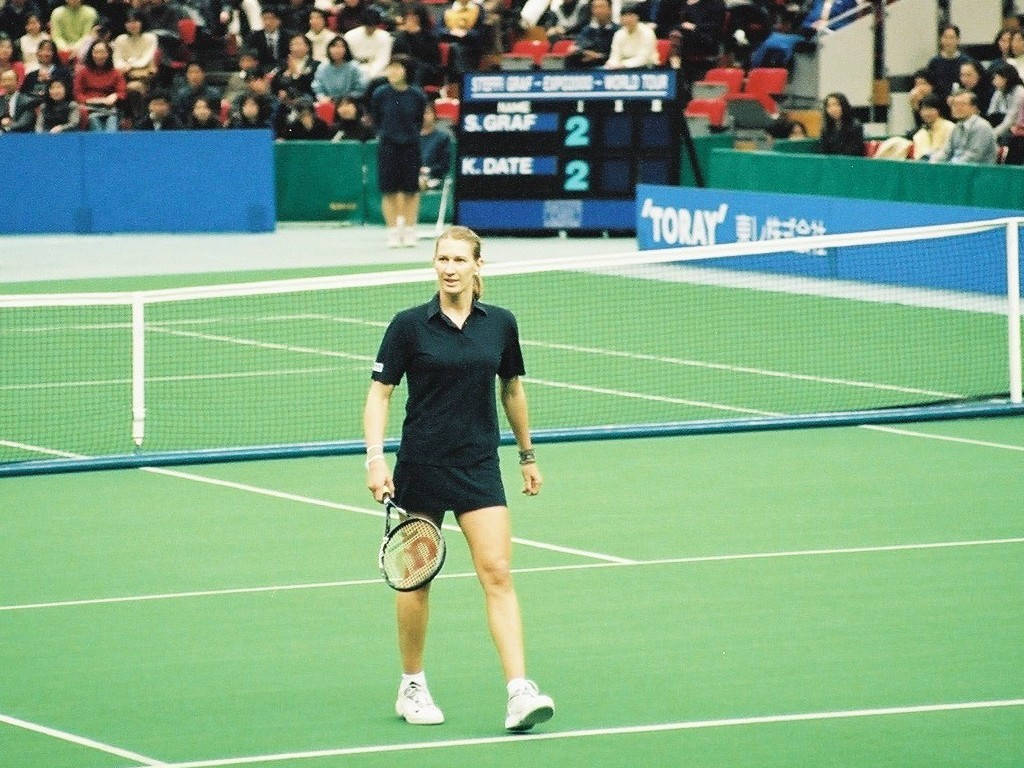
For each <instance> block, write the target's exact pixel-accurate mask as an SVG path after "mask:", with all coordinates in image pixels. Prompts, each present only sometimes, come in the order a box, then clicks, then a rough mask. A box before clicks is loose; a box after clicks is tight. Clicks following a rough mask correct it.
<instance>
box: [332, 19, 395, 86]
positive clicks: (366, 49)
mask: <svg viewBox="0 0 1024 768" xmlns="http://www.w3.org/2000/svg"><path fill="white" fill-rule="evenodd" d="M380 23H381V14H380V11H379V10H378V9H377V8H375V7H373V6H370V7H368V8H366V10H365V11H363V23H362V25H361V26H358V27H356V28H355V29H350V30H349V31H348V32H346V33H345V34H344V38H345V42H346V43H348V49H349V50H350V51H351V52H352V58H353V59H354V60H355V62H356V66H357V67H359V71H360V72H361V73H362V75H363V82H364V83H367V84H369V83H370V82H371V81H372V80H373V79H374V78H377V77H381V76H383V74H384V69H385V68H386V67H387V65H388V61H389V60H390V58H391V45H392V39H391V35H390V34H389V33H388V32H386V31H385V30H383V29H380V28H379V25H380Z"/></svg>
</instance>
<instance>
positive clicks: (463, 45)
mask: <svg viewBox="0 0 1024 768" xmlns="http://www.w3.org/2000/svg"><path fill="white" fill-rule="evenodd" d="M486 36H487V27H486V24H485V11H484V8H483V6H482V5H480V4H479V3H477V2H474V0H454V2H453V3H452V4H451V5H450V6H448V8H446V9H445V12H444V26H443V27H442V28H441V40H442V41H444V42H446V43H448V44H449V45H450V46H451V47H450V49H449V54H448V70H449V72H448V74H449V79H451V80H452V81H453V82H456V83H460V82H462V75H463V74H465V73H466V72H468V71H470V70H472V69H476V68H477V67H478V66H479V65H480V59H481V57H482V56H483V52H484V44H485V43H486Z"/></svg>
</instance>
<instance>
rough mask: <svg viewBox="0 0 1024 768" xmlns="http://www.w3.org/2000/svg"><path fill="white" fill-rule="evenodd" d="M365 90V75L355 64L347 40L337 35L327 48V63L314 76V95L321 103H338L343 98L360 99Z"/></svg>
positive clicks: (317, 69) (318, 68)
mask: <svg viewBox="0 0 1024 768" xmlns="http://www.w3.org/2000/svg"><path fill="white" fill-rule="evenodd" d="M364 90H366V84H365V83H364V82H363V74H362V72H360V71H359V67H357V66H356V65H355V64H354V63H353V61H352V54H351V53H350V52H349V50H348V44H347V43H346V42H345V38H343V37H342V36H341V35H335V37H334V39H333V40H331V43H330V45H328V46H327V61H326V62H324V63H323V64H321V65H320V66H319V67H317V68H316V74H315V75H314V76H313V95H314V96H315V97H316V98H317V99H319V100H320V101H337V100H338V99H340V98H341V97H343V96H350V97H352V98H359V97H360V96H362V95H363V91H364Z"/></svg>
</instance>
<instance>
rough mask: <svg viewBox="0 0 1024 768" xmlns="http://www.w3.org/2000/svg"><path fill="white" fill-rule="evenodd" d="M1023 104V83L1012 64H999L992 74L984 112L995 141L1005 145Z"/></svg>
mask: <svg viewBox="0 0 1024 768" xmlns="http://www.w3.org/2000/svg"><path fill="white" fill-rule="evenodd" d="M1022 104H1024V83H1022V82H1021V79H1020V73H1019V72H1018V71H1017V68H1016V67H1014V66H1013V65H1012V64H1005V63H1004V64H1000V65H999V66H998V67H996V68H995V71H993V73H992V99H991V101H989V104H988V109H987V110H986V111H985V119H986V120H988V121H989V123H990V124H991V125H992V128H993V130H995V133H996V140H997V141H999V142H1000V143H1006V140H1007V139H1009V137H1010V128H1011V127H1012V126H1013V123H1014V119H1015V118H1016V116H1017V112H1019V111H1020V107H1021V105H1022Z"/></svg>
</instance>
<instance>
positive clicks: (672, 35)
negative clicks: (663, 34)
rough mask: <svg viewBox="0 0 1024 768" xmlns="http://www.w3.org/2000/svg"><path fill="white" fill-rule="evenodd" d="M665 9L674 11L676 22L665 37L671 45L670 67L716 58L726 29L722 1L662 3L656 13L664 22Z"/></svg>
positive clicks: (695, 75) (705, 0)
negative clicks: (690, 61) (673, 8)
mask: <svg viewBox="0 0 1024 768" xmlns="http://www.w3.org/2000/svg"><path fill="white" fill-rule="evenodd" d="M666 5H667V6H668V7H669V8H672V7H673V6H675V7H676V8H677V10H676V21H675V23H674V24H673V25H672V26H671V28H670V29H669V33H668V38H669V40H671V41H672V48H671V52H670V53H669V59H668V60H669V66H671V67H672V68H673V69H679V68H680V67H681V66H682V64H683V61H684V60H694V59H701V60H703V59H707V58H708V57H711V56H717V55H718V53H719V51H720V50H721V45H722V40H721V38H722V33H723V31H724V29H725V2H724V0H682V2H681V3H680V2H677V3H675V4H673V3H672V2H667V3H666V2H664V0H663V2H662V5H661V8H659V11H658V12H659V13H660V14H662V16H663V18H664V14H665V12H666ZM662 24H664V21H663V22H662ZM689 75H690V77H691V79H695V78H697V77H699V76H701V75H703V72H698V71H696V70H694V71H693V72H690V73H689Z"/></svg>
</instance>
